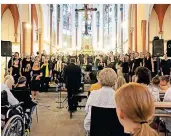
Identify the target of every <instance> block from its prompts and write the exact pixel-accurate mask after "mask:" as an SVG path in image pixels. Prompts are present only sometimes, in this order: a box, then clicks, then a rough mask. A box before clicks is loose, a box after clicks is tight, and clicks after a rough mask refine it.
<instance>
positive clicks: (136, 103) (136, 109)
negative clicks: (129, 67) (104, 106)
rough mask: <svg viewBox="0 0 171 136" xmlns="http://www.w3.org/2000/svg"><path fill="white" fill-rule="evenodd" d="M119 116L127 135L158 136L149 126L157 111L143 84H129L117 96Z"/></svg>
mask: <svg viewBox="0 0 171 136" xmlns="http://www.w3.org/2000/svg"><path fill="white" fill-rule="evenodd" d="M115 102H116V106H117V107H116V108H117V110H116V111H117V116H118V118H119V121H120V123H121V124H122V126H123V127H124V132H125V133H128V132H129V133H130V134H131V136H158V134H157V133H156V132H155V131H154V130H153V129H152V128H151V127H150V126H149V123H150V120H151V119H152V116H153V114H154V111H155V107H154V102H153V99H152V97H151V95H150V93H149V91H148V88H147V87H146V86H144V85H142V84H137V83H129V84H126V85H124V86H122V87H121V88H120V89H119V90H118V91H117V92H116V95H115V101H114V103H115Z"/></svg>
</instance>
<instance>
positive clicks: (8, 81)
mask: <svg viewBox="0 0 171 136" xmlns="http://www.w3.org/2000/svg"><path fill="white" fill-rule="evenodd" d="M13 85H14V78H13V77H12V76H11V75H7V76H6V77H5V79H4V84H2V85H1V92H2V91H4V90H5V91H6V92H7V95H8V102H9V104H11V105H16V104H18V103H19V102H18V100H17V99H16V98H15V97H14V96H13V94H12V93H11V91H10V90H11V89H12V86H13Z"/></svg>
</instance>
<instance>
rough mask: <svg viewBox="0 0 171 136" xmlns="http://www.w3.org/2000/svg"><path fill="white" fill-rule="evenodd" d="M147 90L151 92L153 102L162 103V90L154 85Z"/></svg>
mask: <svg viewBox="0 0 171 136" xmlns="http://www.w3.org/2000/svg"><path fill="white" fill-rule="evenodd" d="M147 88H148V90H149V92H150V93H151V95H152V97H153V100H154V101H155V102H159V101H160V94H159V92H160V88H159V87H157V86H154V85H148V86H147Z"/></svg>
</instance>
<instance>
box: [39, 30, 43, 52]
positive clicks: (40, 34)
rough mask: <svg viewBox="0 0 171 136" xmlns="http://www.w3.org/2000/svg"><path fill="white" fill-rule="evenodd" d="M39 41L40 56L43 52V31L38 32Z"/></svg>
mask: <svg viewBox="0 0 171 136" xmlns="http://www.w3.org/2000/svg"><path fill="white" fill-rule="evenodd" d="M38 41H39V55H41V52H42V45H43V43H42V30H41V29H39V30H38Z"/></svg>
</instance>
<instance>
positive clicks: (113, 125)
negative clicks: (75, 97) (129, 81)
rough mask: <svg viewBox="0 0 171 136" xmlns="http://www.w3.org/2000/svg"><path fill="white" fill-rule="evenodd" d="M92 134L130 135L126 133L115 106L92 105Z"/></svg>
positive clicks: (104, 135) (100, 135)
mask: <svg viewBox="0 0 171 136" xmlns="http://www.w3.org/2000/svg"><path fill="white" fill-rule="evenodd" d="M90 136H130V134H125V133H124V128H123V127H122V125H121V124H120V122H119V120H118V117H117V114H116V109H115V108H101V107H94V106H93V107H92V109H91V124H90Z"/></svg>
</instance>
